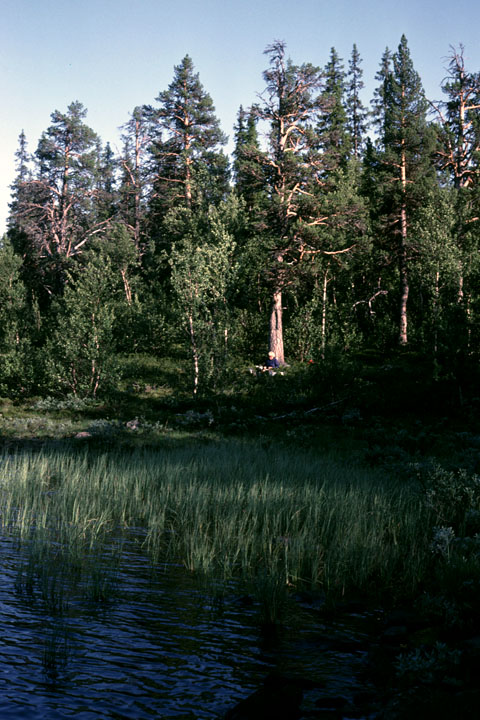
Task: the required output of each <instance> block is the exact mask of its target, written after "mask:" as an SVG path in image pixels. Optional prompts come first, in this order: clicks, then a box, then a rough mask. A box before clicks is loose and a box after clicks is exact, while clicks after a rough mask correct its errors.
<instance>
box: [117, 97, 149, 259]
mask: <svg viewBox="0 0 480 720" xmlns="http://www.w3.org/2000/svg"><path fill="white" fill-rule="evenodd" d="M122 129H123V131H124V132H123V134H122V140H123V152H122V155H121V158H120V168H121V170H120V184H119V190H118V195H119V216H120V218H121V220H122V221H123V222H124V223H125V225H126V226H127V228H128V229H129V230H130V231H131V233H132V234H133V238H134V243H135V246H136V248H137V251H138V252H141V251H142V249H143V247H144V244H145V240H146V238H145V233H146V229H145V224H146V222H145V219H146V213H147V207H146V200H147V196H148V194H149V191H150V184H149V178H150V168H149V154H148V147H149V145H150V143H151V136H152V129H151V125H150V117H149V113H148V112H147V111H146V110H145V108H142V107H136V108H135V109H134V110H133V112H132V114H131V117H130V119H129V120H128V122H127V123H125V125H124V126H123V128H122Z"/></svg>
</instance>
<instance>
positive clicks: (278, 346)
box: [269, 290, 285, 364]
mask: <svg viewBox="0 0 480 720" xmlns="http://www.w3.org/2000/svg"><path fill="white" fill-rule="evenodd" d="M282 315H283V307H282V291H281V290H276V291H275V292H274V293H273V298H272V307H271V312H270V343H269V349H270V350H271V351H272V352H274V353H275V357H276V358H277V360H278V362H279V363H281V364H285V356H284V350H283V325H282Z"/></svg>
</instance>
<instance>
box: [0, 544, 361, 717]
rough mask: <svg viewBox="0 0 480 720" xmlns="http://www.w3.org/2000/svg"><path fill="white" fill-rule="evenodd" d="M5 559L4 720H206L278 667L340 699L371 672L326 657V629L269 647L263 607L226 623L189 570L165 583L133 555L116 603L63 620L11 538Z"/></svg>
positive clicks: (71, 611) (351, 659) (331, 654)
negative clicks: (25, 570) (31, 582)
mask: <svg viewBox="0 0 480 720" xmlns="http://www.w3.org/2000/svg"><path fill="white" fill-rule="evenodd" d="M0 553H1V558H2V566H1V568H2V569H1V573H2V578H1V582H0V623H1V627H0V631H1V632H0V717H1V718H2V720H10V718H12V719H13V718H15V719H16V720H18V719H19V718H20V719H22V720H23V719H25V720H47V719H48V720H56V719H57V718H69V717H75V719H76V720H100V719H101V718H109V720H110V719H112V718H114V719H115V720H123V718H125V720H147V719H150V718H153V717H156V718H159V717H161V718H162V719H164V720H167V719H168V718H177V719H183V720H187V719H188V720H204V719H205V720H207V719H213V718H218V717H221V716H222V714H223V713H224V712H225V711H226V710H227V709H228V708H229V707H232V705H234V704H235V703H236V702H238V701H239V700H241V699H242V698H243V697H245V696H246V695H248V694H249V692H251V691H252V690H253V689H255V687H256V686H258V685H259V684H260V683H261V681H262V679H263V678H264V677H265V675H266V674H267V673H268V672H269V671H270V670H271V669H273V668H275V667H281V668H282V666H284V667H288V669H289V671H290V672H293V673H294V674H298V676H300V677H303V676H304V674H305V669H306V667H307V666H308V673H309V674H310V676H311V677H312V678H313V679H314V680H321V681H322V682H323V683H325V681H327V684H328V682H331V683H333V684H332V688H333V691H334V692H337V691H338V692H341V691H343V690H345V687H350V688H351V687H352V677H353V676H354V675H355V673H357V674H358V668H359V666H360V665H361V663H362V662H363V659H362V652H361V651H360V649H359V650H358V652H355V650H354V651H352V652H349V653H345V657H344V658H343V660H342V659H340V653H339V652H338V649H337V652H336V654H335V651H334V649H332V647H331V643H330V644H328V643H327V644H325V645H322V641H321V635H322V627H321V626H320V625H319V623H318V622H317V621H315V622H312V623H311V624H310V625H307V626H306V627H303V626H302V628H301V629H300V630H299V629H298V628H297V629H296V630H295V632H292V633H291V634H290V635H289V634H288V633H286V634H285V635H284V636H283V637H282V638H281V639H280V640H279V641H278V642H276V643H274V645H272V646H269V645H265V643H264V642H262V638H261V637H260V636H259V633H258V628H257V626H256V620H255V612H256V611H255V608H254V607H252V608H243V607H241V606H239V605H238V604H236V603H234V602H228V601H226V602H224V603H223V605H222V611H221V612H215V611H214V610H213V609H212V607H211V598H208V597H207V596H206V595H205V594H204V593H202V591H201V589H200V588H199V586H198V584H197V583H196V582H195V580H194V579H193V578H192V577H191V576H190V575H189V574H188V573H186V572H185V571H184V570H183V569H182V568H179V567H176V566H172V567H169V568H166V569H165V571H164V572H162V573H161V574H156V575H154V574H152V571H151V566H150V564H149V562H148V560H147V559H146V558H145V557H143V556H142V555H141V554H139V552H138V549H135V547H134V546H132V550H131V551H129V550H125V548H124V555H123V558H124V559H123V563H122V569H121V572H119V573H118V574H117V577H116V586H115V593H114V596H113V599H112V601H110V602H106V603H98V602H97V603H95V602H92V601H91V600H90V601H89V600H88V599H85V598H83V597H82V595H81V593H78V596H76V595H72V596H70V597H69V602H68V604H67V605H66V607H65V608H63V611H62V613H61V614H60V613H57V614H52V613H49V612H47V611H46V609H45V606H44V605H43V603H42V601H41V598H40V596H39V594H38V593H36V592H35V589H34V590H33V592H32V593H30V594H28V593H25V592H22V591H21V589H19V586H18V567H19V564H20V563H21V558H20V556H19V554H18V551H17V550H16V548H15V546H14V544H13V543H12V542H11V541H10V540H9V539H8V538H7V539H3V540H2V541H1V545H0ZM233 592H234V588H233V589H232V594H233ZM346 632H349V634H350V636H351V629H350V630H348V629H344V628H342V627H340V626H339V628H338V633H339V634H340V635H341V634H342V633H343V634H345V633H346ZM360 636H361V631H360V630H359V637H360ZM330 637H331V631H330ZM299 648H301V652H300V653H299Z"/></svg>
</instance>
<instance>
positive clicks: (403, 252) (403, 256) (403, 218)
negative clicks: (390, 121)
mask: <svg viewBox="0 0 480 720" xmlns="http://www.w3.org/2000/svg"><path fill="white" fill-rule="evenodd" d="M402 143H405V141H404V140H403V141H402ZM400 173H401V175H400V179H401V183H402V192H403V203H402V208H401V210H400V253H399V255H400V256H399V270H400V323H399V326H400V327H399V335H398V342H399V343H400V345H406V344H407V343H408V335H407V303H408V294H409V291H410V286H409V284H408V267H407V266H408V260H407V232H408V231H407V207H406V204H405V194H406V190H407V162H406V157H405V151H403V152H402V164H401V168H400Z"/></svg>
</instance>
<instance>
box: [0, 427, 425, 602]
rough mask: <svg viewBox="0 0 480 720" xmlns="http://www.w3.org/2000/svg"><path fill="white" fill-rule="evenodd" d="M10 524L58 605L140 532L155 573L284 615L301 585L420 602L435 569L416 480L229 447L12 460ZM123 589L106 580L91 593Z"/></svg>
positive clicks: (2, 498) (1, 473) (28, 566)
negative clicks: (240, 590) (160, 568)
mask: <svg viewBox="0 0 480 720" xmlns="http://www.w3.org/2000/svg"><path fill="white" fill-rule="evenodd" d="M0 526H1V528H2V530H3V532H4V533H11V534H14V535H15V537H17V538H18V541H19V543H20V545H21V546H22V547H23V548H24V549H26V548H28V560H27V561H26V563H25V567H24V569H23V571H22V572H23V577H24V580H25V584H26V585H28V584H29V583H30V585H31V583H32V578H33V577H34V576H35V575H36V577H37V581H38V583H40V585H42V587H44V590H43V595H44V597H45V598H47V599H48V598H49V597H50V603H51V604H52V605H54V604H55V602H57V604H58V603H60V604H61V602H64V599H63V597H64V595H65V591H64V590H60V586H62V587H65V585H68V583H71V582H73V581H72V578H75V577H77V578H81V581H82V582H83V583H84V585H87V586H89V581H88V580H86V579H85V576H86V573H87V571H92V568H93V567H97V568H98V564H96V563H95V562H94V561H92V558H95V557H96V555H98V553H101V552H103V549H104V548H105V547H106V546H108V544H109V543H110V544H111V543H112V538H116V539H118V537H119V536H120V535H121V534H122V533H124V534H125V533H128V530H129V528H133V527H134V528H142V529H143V541H142V544H143V547H144V549H145V550H146V551H147V552H148V553H149V554H150V556H151V558H152V560H153V562H154V563H155V564H157V565H159V564H162V563H170V562H176V563H183V564H184V565H185V567H186V568H188V570H190V571H193V572H197V573H200V574H203V575H208V574H209V575H211V576H212V577H216V578H217V579H219V578H220V579H230V578H240V579H242V580H243V581H245V582H247V583H249V585H250V586H254V587H257V588H258V595H259V597H260V596H262V593H263V595H265V593H266V594H267V596H270V597H271V598H272V601H271V602H273V603H274V604H275V603H276V604H278V606H279V607H280V606H281V605H282V603H283V589H284V588H291V587H296V588H300V587H313V588H322V589H323V591H326V592H327V593H329V594H330V595H332V596H337V597H338V596H345V595H348V594H349V593H352V592H356V593H358V592H361V593H372V592H392V593H393V592H396V591H397V590H398V589H401V591H402V592H405V591H408V592H412V593H414V592H415V589H416V587H418V584H419V583H420V582H421V579H422V577H424V574H425V569H426V567H427V564H428V562H429V533H430V526H431V523H430V521H429V514H428V508H426V506H425V503H424V502H423V499H422V497H421V495H420V494H419V493H417V492H415V491H414V489H413V488H412V487H411V486H410V485H408V484H407V485H405V486H403V487H402V486H399V485H398V482H397V483H395V482H393V481H390V480H389V479H388V477H385V476H383V475H381V474H379V473H374V472H372V470H370V469H368V470H367V469H365V468H363V467H361V466H360V465H359V464H358V463H356V462H349V460H348V458H344V457H343V458H341V457H338V456H336V455H335V454H334V453H330V454H328V453H327V454H325V453H324V454H321V455H319V454H316V453H315V452H313V451H310V452H307V451H304V450H298V451H297V450H295V449H292V448H291V447H289V448H288V447H286V446H282V445H280V444H279V445H278V446H275V445H273V446H269V447H263V446H262V444H261V443H260V442H253V441H251V442H247V441H229V442H219V443H212V444H205V445H202V444H199V443H190V444H184V445H182V446H181V447H178V448H172V447H170V448H167V449H164V450H162V449H158V450H155V451H152V450H140V449H139V450H134V451H129V452H127V451H120V450H111V451H108V452H105V451H92V450H89V449H88V448H87V449H85V450H84V451H82V452H79V451H78V450H76V451H75V452H74V451H73V450H71V449H68V448H65V449H63V450H61V451H59V450H58V449H56V448H50V449H49V448H44V449H43V450H42V451H41V452H36V453H34V452H22V453H20V452H19V453H17V454H7V453H5V454H4V455H3V456H2V457H1V458H0ZM120 554H121V550H118V551H115V553H113V554H112V557H113V558H114V560H115V562H120V559H119V556H120ZM54 566H56V570H55V571H53V570H52V568H53V567H54ZM67 566H68V571H66V570H65V568H66V567H67ZM40 568H41V569H40ZM58 568H63V570H62V571H60V570H59V569H58ZM88 568H90V570H88ZM62 573H63V575H62ZM97 574H98V573H97ZM28 578H30V579H28ZM38 578H40V579H38ZM52 578H55V580H53V579H52ZM111 586H112V583H111V582H110V581H108V580H107V579H106V575H105V577H97V579H96V580H95V581H92V582H90V587H91V588H92V597H101V596H102V594H105V593H106V594H108V592H109V588H110V587H111ZM52 588H53V589H52ZM279 588H281V589H282V590H281V592H280V590H279ZM62 593H63V594H62ZM55 598H57V600H56V601H55ZM265 614H266V615H268V613H267V612H266V611H265Z"/></svg>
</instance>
